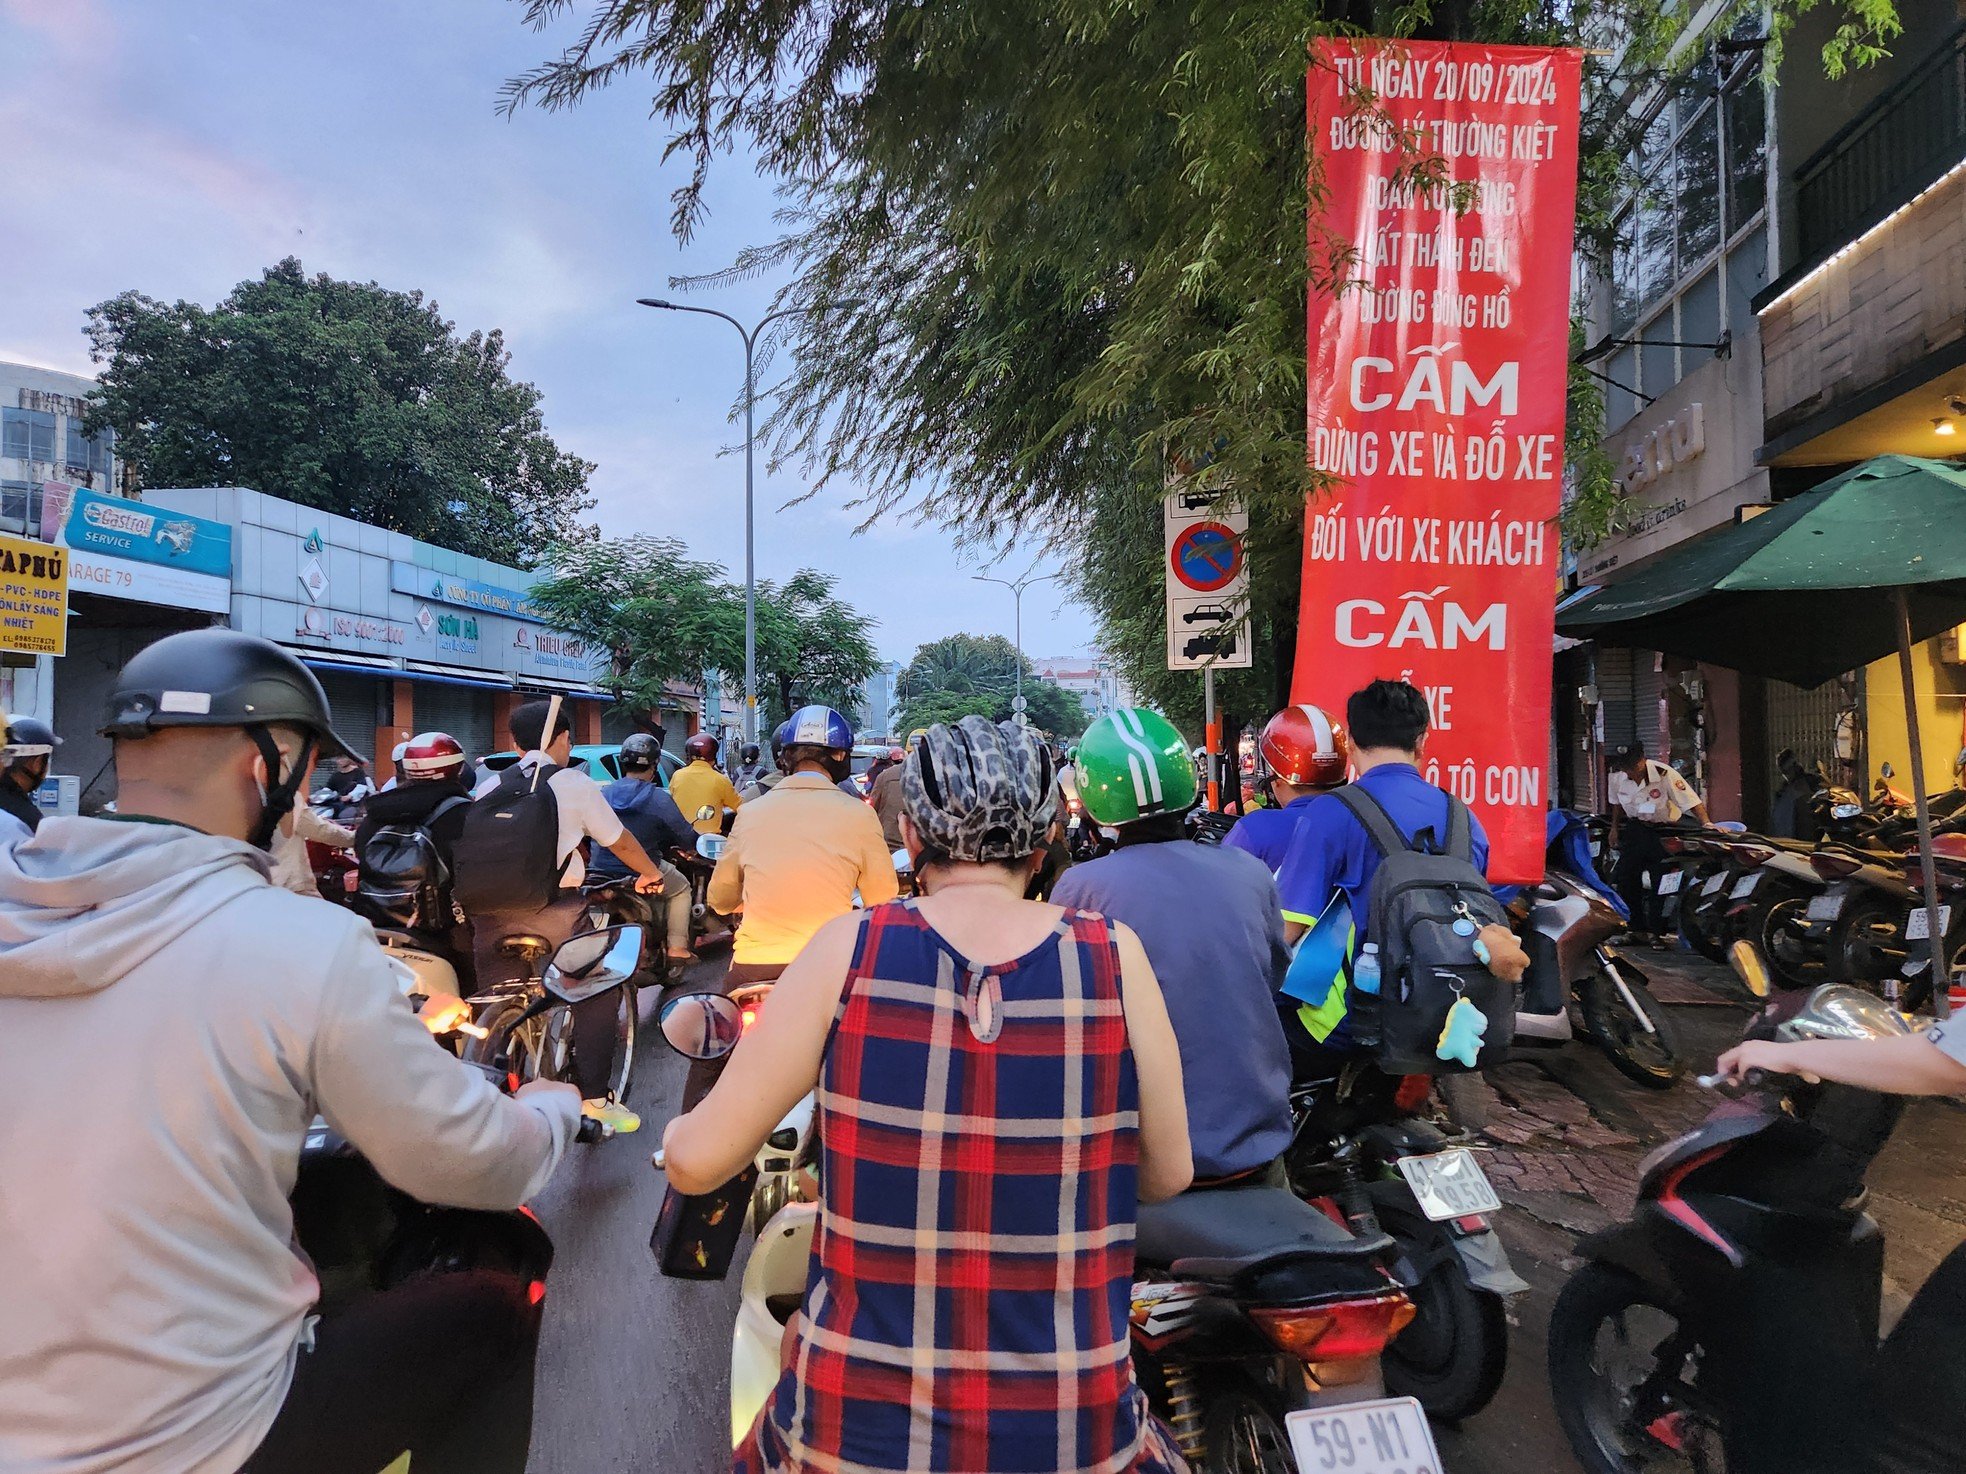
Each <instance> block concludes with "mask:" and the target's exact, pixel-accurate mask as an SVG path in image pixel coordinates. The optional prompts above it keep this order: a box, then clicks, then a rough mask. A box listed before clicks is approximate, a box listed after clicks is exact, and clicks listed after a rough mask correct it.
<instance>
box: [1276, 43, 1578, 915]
mask: <svg viewBox="0 0 1966 1474" xmlns="http://www.w3.org/2000/svg"><path fill="white" fill-rule="evenodd" d="M1580 72H1581V56H1580V54H1579V53H1578V52H1575V51H1568V50H1553V49H1549V48H1543V47H1520V46H1480V45H1471V44H1459V43H1453V44H1450V43H1443V42H1421V41H1384V40H1376V39H1357V40H1325V41H1320V42H1319V43H1318V44H1317V46H1316V48H1315V50H1314V53H1313V57H1312V64H1311V68H1310V74H1309V82H1308V88H1307V99H1306V103H1307V113H1306V116H1307V120H1308V126H1309V130H1310V142H1311V147H1312V150H1313V153H1314V158H1315V168H1314V171H1313V174H1314V178H1313V199H1314V200H1315V201H1316V204H1315V205H1314V207H1313V213H1312V216H1311V220H1310V223H1309V240H1310V263H1311V282H1310V311H1309V321H1308V323H1307V325H1306V328H1307V334H1308V341H1307V346H1308V369H1309V394H1308V406H1307V409H1308V420H1307V430H1308V438H1309V446H1308V449H1309V452H1310V457H1311V463H1312V465H1313V467H1314V468H1315V469H1317V470H1319V471H1322V472H1325V473H1327V475H1328V476H1329V477H1330V478H1331V480H1332V482H1333V483H1334V484H1335V486H1336V488H1337V489H1336V490H1335V491H1334V492H1333V493H1332V494H1331V495H1329V496H1327V497H1324V498H1321V499H1314V500H1313V502H1312V504H1311V506H1310V508H1309V511H1308V513H1307V518H1306V523H1305V529H1304V579H1303V596H1302V614H1301V622H1300V625H1299V629H1298V638H1297V666H1296V671H1295V675H1294V679H1293V682H1292V697H1293V699H1294V700H1297V701H1310V702H1315V703H1317V704H1318V705H1320V706H1323V707H1325V708H1326V709H1327V710H1342V709H1343V707H1344V703H1345V698H1346V697H1347V696H1348V695H1349V694H1350V693H1351V692H1352V691H1354V690H1356V689H1358V688H1359V687H1360V686H1363V685H1365V684H1367V683H1368V682H1370V681H1372V680H1374V679H1378V678H1381V677H1384V678H1395V679H1405V680H1409V681H1411V682H1412V683H1413V684H1414V685H1416V686H1418V687H1420V688H1421V689H1422V690H1423V691H1424V692H1425V693H1426V696H1427V700H1428V704H1429V706H1430V708H1431V711H1432V716H1433V731H1432V734H1431V735H1430V737H1429V738H1428V741H1427V746H1426V751H1425V754H1424V768H1425V771H1426V773H1427V775H1428V776H1429V777H1430V778H1432V779H1434V780H1435V781H1437V782H1439V783H1440V785H1441V786H1442V787H1444V788H1447V789H1448V790H1450V791H1451V792H1453V793H1455V794H1456V795H1458V796H1459V797H1460V798H1462V799H1464V800H1466V801H1467V803H1468V804H1469V805H1470V806H1471V807H1472V808H1473V809H1474V810H1475V811H1476V813H1477V814H1478V815H1479V816H1480V818H1481V820H1482V823H1483V825H1484V827H1485V828H1486V829H1487V830H1488V833H1489V838H1490V841H1491V847H1492V850H1491V860H1490V865H1489V874H1490V875H1491V876H1492V877H1493V878H1495V879H1497V880H1503V881H1528V880H1535V879H1537V878H1539V877H1540V876H1541V875H1542V873H1543V850H1544V838H1543V834H1544V820H1543V810H1544V808H1545V804H1546V799H1547V792H1546V788H1547V776H1548V774H1547V769H1548V761H1549V757H1548V748H1549V709H1550V652H1551V644H1552V635H1553V632H1554V628H1555V606H1556V584H1557V574H1556V569H1557V557H1558V539H1557V534H1556V530H1555V527H1554V525H1553V519H1554V518H1555V516H1556V513H1557V509H1558V505H1559V501H1560V498H1561V491H1562V475H1563V424H1564V398H1565V389H1566V384H1567V378H1568V364H1567V359H1568V356H1569V355H1568V347H1569V332H1570V316H1569V303H1570V253H1571V244H1572V231H1573V227H1574V218H1573V217H1574V213H1575V207H1576V175H1577V115H1578V93H1579V83H1580Z"/></svg>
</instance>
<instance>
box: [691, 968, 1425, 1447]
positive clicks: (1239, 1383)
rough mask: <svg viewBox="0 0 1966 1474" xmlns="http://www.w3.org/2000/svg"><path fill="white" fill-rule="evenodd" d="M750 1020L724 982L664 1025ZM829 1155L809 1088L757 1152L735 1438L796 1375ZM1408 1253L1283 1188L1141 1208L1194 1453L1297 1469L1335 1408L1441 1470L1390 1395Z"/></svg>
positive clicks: (1158, 1381)
mask: <svg viewBox="0 0 1966 1474" xmlns="http://www.w3.org/2000/svg"><path fill="white" fill-rule="evenodd" d="M744 1027H745V1025H744V1019H743V1009H742V1006H741V1004H740V1002H739V1001H738V1000H736V999H732V998H724V997H720V996H718V995H715V994H710V993H686V994H682V995H680V996H678V997H676V998H673V999H671V1000H670V1001H669V1002H668V1003H667V1004H665V1005H664V1008H663V1013H662V1033H663V1037H664V1038H665V1039H666V1040H667V1041H668V1042H669V1043H670V1044H671V1045H672V1046H673V1047H675V1048H676V1049H677V1050H678V1052H680V1053H682V1054H684V1055H686V1056H688V1057H690V1058H695V1059H705V1058H718V1057H721V1056H722V1055H723V1054H725V1053H727V1052H728V1051H729V1050H730V1049H731V1048H733V1047H735V1045H736V1042H737V1040H738V1039H740V1038H741V1037H742V1035H743V1032H744ZM818 1156H819V1151H818V1139H817V1131H816V1121H815V1115H814V1111H813V1107H812V1099H811V1097H810V1096H808V1097H807V1098H806V1099H805V1100H804V1101H802V1102H801V1103H800V1104H799V1105H798V1106H796V1107H794V1109H793V1111H792V1113H791V1114H790V1115H788V1116H787V1117H786V1118H785V1120H784V1121H783V1122H781V1123H780V1125H779V1127H778V1129H777V1130H775V1131H773V1132H772V1134H771V1136H770V1137H769V1138H768V1139H767V1140H766V1143H765V1145H764V1147H763V1149H762V1150H761V1151H760V1152H759V1154H758V1158H757V1163H756V1165H757V1167H758V1179H757V1183H756V1186H755V1187H754V1189H753V1196H752V1208H751V1211H752V1215H753V1219H754V1221H756V1224H757V1226H756V1228H755V1232H756V1236H757V1241H756V1245H755V1247H754V1248H753V1250H752V1252H751V1256H750V1258H749V1259H748V1261H747V1262H746V1264H745V1268H744V1275H743V1283H742V1294H741V1296H740V1299H739V1302H738V1311H737V1323H736V1326H735V1329H734V1331H733V1334H732V1342H731V1377H730V1387H731V1441H732V1445H733V1446H736V1445H737V1444H738V1443H741V1442H742V1441H743V1439H744V1438H745V1437H746V1435H748V1434H749V1432H750V1430H751V1427H752V1424H753V1423H754V1422H755V1421H756V1419H757V1416H758V1412H759V1410H760V1409H761V1408H762V1407H763V1406H764V1405H765V1403H766V1401H767V1400H768V1399H769V1398H770V1396H771V1394H772V1391H773V1389H774V1388H775V1387H776V1386H777V1385H778V1381H779V1377H780V1372H781V1361H780V1344H781V1341H782V1337H783V1333H784V1327H785V1325H786V1323H787V1322H788V1321H789V1320H790V1319H791V1317H792V1315H793V1314H794V1313H795V1312H796V1311H797V1310H798V1309H799V1308H800V1306H801V1305H802V1304H803V1303H804V1300H805V1295H806V1289H807V1279H808V1269H809V1265H810V1260H811V1254H812V1238H813V1232H814V1229H815V1226H816V1224H817V1219H818V1211H819V1210H818V1205H817V1202H816V1201H815V1199H816V1193H815V1191H814V1189H815V1188H816V1182H815V1180H814V1178H813V1177H812V1175H811V1174H812V1171H813V1169H814V1166H815V1164H816V1163H817V1161H818ZM656 1165H657V1166H658V1167H659V1166H660V1165H661V1162H660V1159H659V1154H658V1159H657V1163H656ZM760 1220H761V1221H760ZM1393 1255H1394V1246H1393V1243H1392V1241H1391V1240H1390V1239H1389V1238H1388V1237H1387V1236H1386V1235H1384V1234H1383V1233H1380V1232H1378V1231H1377V1230H1373V1231H1371V1232H1370V1233H1369V1234H1357V1233H1353V1232H1351V1231H1349V1230H1347V1229H1346V1228H1344V1227H1342V1226H1340V1225H1339V1224H1338V1223H1337V1222H1336V1221H1335V1220H1334V1219H1332V1218H1330V1217H1328V1216H1327V1215H1325V1214H1324V1213H1321V1212H1319V1211H1317V1210H1316V1209H1315V1208H1313V1207H1311V1206H1309V1205H1307V1204H1305V1203H1302V1202H1300V1201H1298V1200H1297V1199H1296V1198H1294V1197H1292V1196H1291V1195H1290V1194H1289V1193H1287V1192H1284V1191H1283V1190H1281V1189H1278V1188H1268V1187H1244V1188H1227V1189H1219V1190H1214V1191H1201V1192H1190V1193H1187V1194H1184V1195H1182V1196H1181V1197H1179V1198H1176V1199H1174V1200H1173V1201H1171V1202H1168V1203H1163V1204H1156V1205H1150V1206H1145V1207H1143V1208H1142V1209H1141V1215H1140V1225H1139V1239H1138V1249H1137V1255H1136V1258H1137V1262H1138V1265H1139V1268H1138V1271H1137V1276H1136V1280H1135V1283H1134V1287H1133V1309H1132V1320H1133V1343H1134V1362H1135V1367H1136V1369H1137V1372H1138V1374H1139V1376H1140V1380H1141V1383H1142V1386H1143V1388H1144V1389H1145V1391H1146V1392H1147V1395H1148V1398H1149V1401H1150V1403H1151V1405H1152V1406H1153V1409H1154V1411H1155V1413H1156V1415H1157V1416H1159V1417H1161V1418H1163V1419H1164V1420H1165V1421H1166V1422H1167V1423H1168V1425H1169V1427H1170V1428H1172V1429H1173V1431H1174V1434H1175V1437H1176V1439H1177V1441H1178V1442H1179V1443H1180V1444H1181V1447H1182V1450H1183V1452H1184V1453H1185V1454H1186V1455H1187V1457H1188V1458H1189V1459H1190V1460H1191V1461H1192V1462H1193V1464H1194V1467H1196V1468H1197V1469H1207V1470H1211V1471H1219V1474H1293V1471H1294V1470H1295V1469H1296V1467H1297V1465H1296V1461H1295V1459H1294V1457H1293V1456H1292V1453H1291V1448H1290V1441H1289V1436H1288V1434H1287V1433H1286V1431H1285V1428H1284V1422H1283V1419H1284V1417H1285V1416H1286V1415H1287V1414H1288V1413H1290V1412H1293V1411H1296V1410H1298V1409H1303V1408H1310V1409H1323V1410H1326V1415H1327V1417H1328V1418H1330V1419H1332V1420H1335V1421H1337V1422H1342V1423H1344V1424H1345V1425H1346V1426H1345V1430H1344V1436H1347V1437H1349V1436H1351V1424H1352V1423H1353V1422H1354V1421H1356V1422H1357V1423H1358V1424H1359V1426H1360V1430H1361V1431H1360V1434H1359V1436H1360V1439H1361V1445H1362V1446H1363V1443H1364V1441H1365V1439H1366V1438H1367V1437H1369V1433H1367V1432H1366V1431H1365V1430H1367V1429H1370V1428H1374V1427H1376V1428H1378V1429H1379V1430H1380V1431H1381V1436H1383V1437H1386V1438H1400V1439H1403V1440H1405V1444H1404V1446H1405V1447H1406V1448H1407V1449H1408V1450H1409V1452H1410V1456H1411V1457H1412V1458H1414V1459H1415V1460H1417V1461H1418V1462H1417V1463H1416V1465H1415V1467H1416V1468H1426V1467H1429V1465H1428V1463H1427V1460H1428V1459H1429V1458H1431V1457H1435V1456H1434V1453H1433V1441H1432V1434H1431V1432H1430V1430H1429V1429H1428V1427H1427V1424H1426V1419H1425V1415H1424V1413H1423V1411H1422V1409H1421V1408H1420V1406H1419V1405H1418V1404H1417V1403H1415V1402H1412V1401H1411V1400H1397V1401H1386V1400H1383V1399H1382V1398H1381V1393H1382V1392H1383V1390H1384V1388H1383V1384H1382V1380H1381V1376H1380V1355H1381V1353H1382V1351H1383V1350H1384V1349H1385V1347H1386V1343H1387V1342H1388V1341H1389V1340H1391V1339H1392V1338H1393V1337H1395V1336H1396V1335H1398V1334H1399V1333H1400V1330H1401V1328H1402V1327H1403V1326H1405V1325H1406V1324H1407V1322H1408V1321H1409V1320H1410V1319H1411V1318H1412V1315H1413V1307H1412V1305H1411V1303H1410V1302H1409V1300H1408V1299H1407V1297H1406V1295H1405V1294H1403V1293H1402V1292H1401V1290H1400V1288H1399V1286H1398V1285H1397V1284H1395V1283H1394V1280H1393V1278H1392V1275H1391V1274H1390V1273H1389V1271H1388V1265H1389V1263H1390V1262H1391V1260H1392V1258H1393ZM1433 1467H1437V1463H1436V1464H1435V1465H1433Z"/></svg>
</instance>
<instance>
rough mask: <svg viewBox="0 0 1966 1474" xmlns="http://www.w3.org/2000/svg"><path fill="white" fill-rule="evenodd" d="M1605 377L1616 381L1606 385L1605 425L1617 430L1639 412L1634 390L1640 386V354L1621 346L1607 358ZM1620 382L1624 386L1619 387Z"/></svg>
mask: <svg viewBox="0 0 1966 1474" xmlns="http://www.w3.org/2000/svg"><path fill="white" fill-rule="evenodd" d="M1603 372H1604V377H1605V378H1607V379H1611V380H1614V381H1615V382H1614V383H1611V384H1606V385H1604V386H1603V387H1604V427H1605V429H1607V430H1615V429H1617V428H1618V426H1620V425H1622V424H1624V422H1625V421H1626V420H1629V419H1630V418H1631V417H1632V416H1633V415H1635V414H1637V413H1638V400H1637V398H1636V397H1635V396H1634V395H1633V394H1632V392H1631V391H1632V390H1634V389H1636V388H1637V387H1638V355H1637V354H1636V352H1635V351H1634V350H1632V349H1630V348H1620V349H1619V350H1618V351H1617V352H1616V353H1614V354H1612V355H1611V357H1610V358H1609V359H1608V360H1606V362H1605V365H1604V370H1603ZM1619 384H1622V385H1624V386H1625V387H1624V388H1622V389H1621V388H1619V387H1617V386H1618V385H1619Z"/></svg>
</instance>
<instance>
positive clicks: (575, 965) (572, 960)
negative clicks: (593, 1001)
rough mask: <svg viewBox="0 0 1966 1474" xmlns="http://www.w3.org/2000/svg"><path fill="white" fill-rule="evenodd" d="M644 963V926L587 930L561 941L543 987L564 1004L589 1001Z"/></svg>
mask: <svg viewBox="0 0 1966 1474" xmlns="http://www.w3.org/2000/svg"><path fill="white" fill-rule="evenodd" d="M641 963H642V929H641V928H640V927H639V926H610V927H607V928H606V929H604V930H602V931H584V932H582V933H581V934H580V935H579V936H577V937H572V938H569V939H568V940H567V941H565V942H563V943H561V944H560V950H559V951H557V952H555V953H554V954H553V960H552V961H551V962H549V963H547V964H546V971H545V972H544V973H543V974H542V975H541V977H540V986H542V987H543V988H545V989H546V993H547V996H548V997H550V998H552V999H554V1000H555V1001H556V1002H560V1003H585V1002H586V1001H587V1000H588V999H589V998H598V997H599V996H600V995H601V994H603V993H605V992H607V991H608V989H610V988H618V987H620V986H621V985H622V984H623V983H625V982H627V981H628V979H630V978H631V977H633V976H634V975H635V969H636V968H637V967H640V966H641Z"/></svg>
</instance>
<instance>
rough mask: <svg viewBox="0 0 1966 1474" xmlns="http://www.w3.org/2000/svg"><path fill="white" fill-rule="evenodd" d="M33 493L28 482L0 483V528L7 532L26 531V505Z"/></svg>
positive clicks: (32, 488)
mask: <svg viewBox="0 0 1966 1474" xmlns="http://www.w3.org/2000/svg"><path fill="white" fill-rule="evenodd" d="M33 493H34V487H33V485H32V483H30V482H26V481H0V527H5V528H6V529H7V530H8V531H9V532H25V531H27V504H28V499H29V497H31V496H32V495H33Z"/></svg>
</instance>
